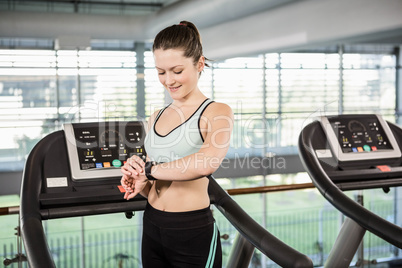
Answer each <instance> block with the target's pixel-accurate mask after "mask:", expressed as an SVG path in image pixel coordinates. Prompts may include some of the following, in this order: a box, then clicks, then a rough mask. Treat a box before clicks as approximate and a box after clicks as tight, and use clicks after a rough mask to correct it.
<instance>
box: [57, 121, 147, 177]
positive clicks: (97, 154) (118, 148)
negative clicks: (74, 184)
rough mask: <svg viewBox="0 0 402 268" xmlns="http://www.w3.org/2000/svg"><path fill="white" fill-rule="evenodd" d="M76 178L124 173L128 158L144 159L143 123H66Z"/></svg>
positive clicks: (72, 170)
mask: <svg viewBox="0 0 402 268" xmlns="http://www.w3.org/2000/svg"><path fill="white" fill-rule="evenodd" d="M63 128H64V132H65V138H66V144H67V152H68V159H69V162H70V169H71V175H72V179H73V180H88V179H100V178H110V177H118V176H121V172H120V167H121V166H122V165H124V163H125V161H126V159H127V158H129V157H131V156H132V155H138V156H140V157H143V158H145V150H144V138H145V132H144V126H143V124H142V122H139V121H131V122H98V123H85V124H79V123H78V124H74V123H73V124H64V125H63Z"/></svg>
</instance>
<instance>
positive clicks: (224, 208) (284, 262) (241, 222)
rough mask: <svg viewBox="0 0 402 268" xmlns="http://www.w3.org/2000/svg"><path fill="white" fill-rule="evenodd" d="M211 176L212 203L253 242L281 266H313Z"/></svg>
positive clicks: (309, 260)
mask: <svg viewBox="0 0 402 268" xmlns="http://www.w3.org/2000/svg"><path fill="white" fill-rule="evenodd" d="M208 178H209V188H208V191H209V195H210V199H211V203H213V204H214V205H215V206H216V208H217V209H218V210H219V211H220V212H221V213H222V214H223V215H224V216H225V217H226V218H227V219H228V220H229V222H230V223H231V224H232V225H233V226H234V227H235V228H236V229H237V230H238V231H239V233H241V234H242V235H243V236H244V237H245V238H246V239H247V240H248V241H249V242H250V243H251V244H253V245H254V246H255V247H256V248H258V249H259V250H260V251H261V252H262V253H263V254H265V255H266V256H267V257H269V258H270V259H271V260H273V261H274V262H275V263H277V264H279V265H280V266H281V267H295V268H296V267H313V262H312V260H311V259H310V258H309V257H308V256H306V255H304V254H302V253H300V252H298V251H297V250H295V249H293V248H292V247H290V246H288V245H287V244H285V243H284V242H282V241H281V240H279V239H278V238H276V237H275V236H274V235H272V234H271V233H270V232H268V231H267V230H266V229H265V228H263V227H262V226H261V225H260V224H258V223H257V222H256V221H255V220H254V219H253V218H251V217H250V216H249V215H248V214H247V213H246V212H245V211H244V210H243V209H242V208H241V207H240V206H239V205H238V204H237V203H236V202H235V201H234V200H233V199H232V198H231V197H230V196H229V194H228V193H226V191H224V190H223V189H222V188H221V187H220V186H219V184H218V183H217V182H216V181H215V179H214V177H213V176H212V175H210V176H208Z"/></svg>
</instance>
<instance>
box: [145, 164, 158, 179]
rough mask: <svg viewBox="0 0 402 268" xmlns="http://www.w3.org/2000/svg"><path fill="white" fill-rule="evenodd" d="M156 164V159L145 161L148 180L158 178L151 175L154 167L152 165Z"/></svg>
mask: <svg viewBox="0 0 402 268" xmlns="http://www.w3.org/2000/svg"><path fill="white" fill-rule="evenodd" d="M155 165H156V162H155V161H148V162H145V176H147V178H148V180H150V181H154V180H156V178H154V177H153V176H152V175H151V169H152V167H153V166H155Z"/></svg>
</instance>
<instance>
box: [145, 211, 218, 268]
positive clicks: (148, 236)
mask: <svg viewBox="0 0 402 268" xmlns="http://www.w3.org/2000/svg"><path fill="white" fill-rule="evenodd" d="M142 265H143V267H144V268H159V267H175V268H176V267H183V268H184V267H205V268H218V267H219V268H220V267H222V248H221V242H220V234H219V230H218V228H217V226H216V223H215V220H214V218H213V216H212V212H211V210H210V208H209V207H207V208H205V209H201V210H195V211H189V212H165V211H160V210H157V209H155V208H153V207H152V206H151V205H149V204H147V206H146V208H145V211H144V219H143V236H142Z"/></svg>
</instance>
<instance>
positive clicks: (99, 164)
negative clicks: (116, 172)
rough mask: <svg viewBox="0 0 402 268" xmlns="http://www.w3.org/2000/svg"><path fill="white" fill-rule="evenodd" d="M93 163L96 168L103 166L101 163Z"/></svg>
mask: <svg viewBox="0 0 402 268" xmlns="http://www.w3.org/2000/svg"><path fill="white" fill-rule="evenodd" d="M95 165H96V168H103V165H102V163H95Z"/></svg>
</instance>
